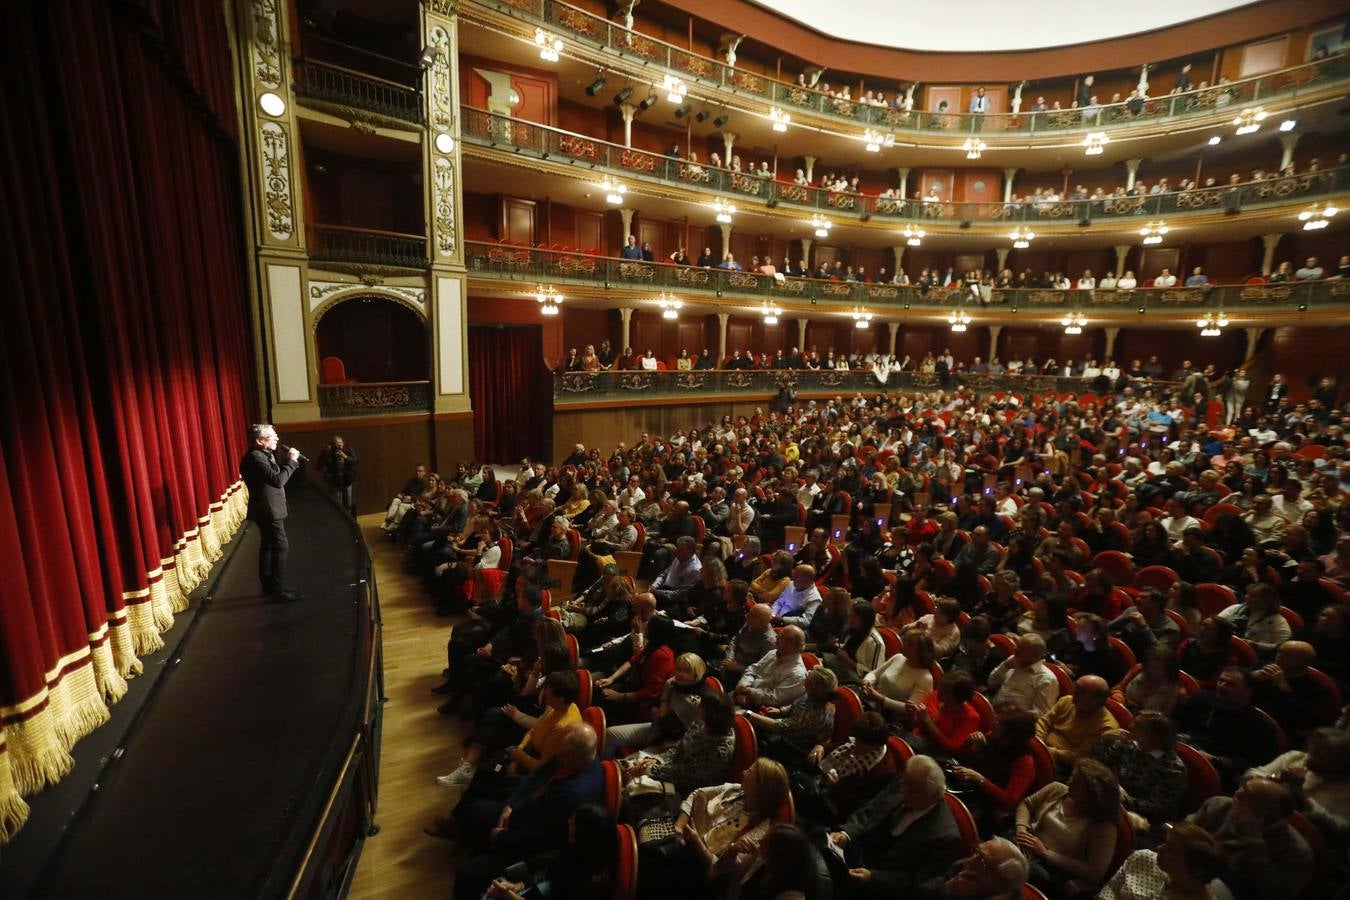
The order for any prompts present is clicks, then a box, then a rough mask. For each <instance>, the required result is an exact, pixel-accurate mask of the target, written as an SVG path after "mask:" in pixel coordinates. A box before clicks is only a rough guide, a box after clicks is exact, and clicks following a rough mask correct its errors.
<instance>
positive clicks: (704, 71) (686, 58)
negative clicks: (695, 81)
mask: <svg viewBox="0 0 1350 900" xmlns="http://www.w3.org/2000/svg"><path fill="white" fill-rule="evenodd" d="M675 64H676V65H677V66H678V67H679V68H681V69H683V70H684V71H686V72H688V73H689V74H690V75H696V76H698V77H699V78H709V79H711V78H712V77H713V76H714V75H715V74H716V73H715V71H714V69H713V64H712V63H711V62H709V61H708V60H706V59H704V58H702V57H700V56H693V55H691V54H688V53H682V54H680V55H679V57H677V59H676V63H675Z"/></svg>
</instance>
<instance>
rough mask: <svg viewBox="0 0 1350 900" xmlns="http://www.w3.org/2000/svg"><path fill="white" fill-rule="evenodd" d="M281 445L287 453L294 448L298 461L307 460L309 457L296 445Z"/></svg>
mask: <svg viewBox="0 0 1350 900" xmlns="http://www.w3.org/2000/svg"><path fill="white" fill-rule="evenodd" d="M282 446H283V447H284V448H285V450H286V452H287V453H288V454H289V453H290V452H291V451H292V450H294V451H295V452H296V453H297V454H299V455H298V456H297V457H296V458H297V459H299V460H300V462H309V457H308V456H306V455H305V454H303V453H300V450H299V448H296V447H286V445H285V444H283V445H282Z"/></svg>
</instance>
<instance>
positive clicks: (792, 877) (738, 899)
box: [727, 824, 829, 900]
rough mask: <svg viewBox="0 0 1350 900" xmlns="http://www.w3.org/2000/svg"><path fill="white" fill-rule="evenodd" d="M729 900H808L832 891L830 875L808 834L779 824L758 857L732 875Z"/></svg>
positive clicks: (728, 894)
mask: <svg viewBox="0 0 1350 900" xmlns="http://www.w3.org/2000/svg"><path fill="white" fill-rule="evenodd" d="M730 880H731V887H730V891H729V892H728V893H727V900H806V898H807V897H817V896H820V894H819V891H820V890H821V889H822V888H823V889H824V890H827V891H828V890H829V871H828V870H827V869H825V866H824V861H823V860H821V859H820V856H819V854H818V853H817V852H816V849H815V848H814V847H812V846H811V842H810V841H809V840H807V837H806V833H805V832H804V831H802V829H800V828H798V827H797V826H796V825H792V824H779V825H775V826H773V827H772V828H770V829H769V831H768V833H767V834H766V835H764V840H763V841H761V842H760V845H759V853H758V855H756V856H755V857H754V858H753V859H751V860H750V862H749V864H748V865H747V867H746V868H744V869H742V870H741V871H739V872H737V873H735V874H733V875H732V876H731V878H730Z"/></svg>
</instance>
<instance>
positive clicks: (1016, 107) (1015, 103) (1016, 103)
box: [1012, 81, 1027, 116]
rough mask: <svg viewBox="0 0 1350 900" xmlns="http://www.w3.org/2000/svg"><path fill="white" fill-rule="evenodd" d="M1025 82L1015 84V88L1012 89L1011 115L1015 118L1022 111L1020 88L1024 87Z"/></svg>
mask: <svg viewBox="0 0 1350 900" xmlns="http://www.w3.org/2000/svg"><path fill="white" fill-rule="evenodd" d="M1026 86H1027V83H1026V82H1025V81H1019V82H1017V87H1015V88H1013V95H1012V114H1013V115H1014V116H1015V115H1017V114H1018V113H1020V112H1021V111H1022V88H1024V87H1026Z"/></svg>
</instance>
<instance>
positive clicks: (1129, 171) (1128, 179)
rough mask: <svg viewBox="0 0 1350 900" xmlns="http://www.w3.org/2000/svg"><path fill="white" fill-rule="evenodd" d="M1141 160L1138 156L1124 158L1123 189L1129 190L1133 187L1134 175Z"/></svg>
mask: <svg viewBox="0 0 1350 900" xmlns="http://www.w3.org/2000/svg"><path fill="white" fill-rule="evenodd" d="M1141 162H1143V160H1142V159H1140V158H1139V157H1135V158H1134V159H1127V160H1125V190H1127V191H1128V190H1131V189H1132V188H1133V187H1134V176H1135V173H1137V172H1138V171H1139V164H1140V163H1141Z"/></svg>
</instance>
